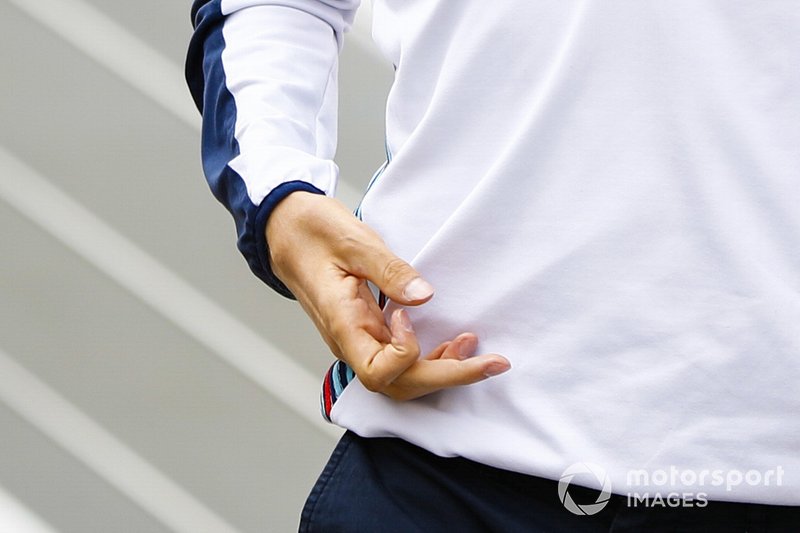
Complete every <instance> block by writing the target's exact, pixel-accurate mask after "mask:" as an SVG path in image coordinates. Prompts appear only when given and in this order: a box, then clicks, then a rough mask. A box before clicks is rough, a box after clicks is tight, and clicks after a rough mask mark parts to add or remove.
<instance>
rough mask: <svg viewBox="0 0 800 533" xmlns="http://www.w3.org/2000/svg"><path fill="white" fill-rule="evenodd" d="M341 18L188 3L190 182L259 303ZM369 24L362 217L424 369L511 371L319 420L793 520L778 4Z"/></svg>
mask: <svg viewBox="0 0 800 533" xmlns="http://www.w3.org/2000/svg"><path fill="white" fill-rule="evenodd" d="M356 7H357V2H354V1H346V0H339V1H335V0H329V1H312V0H284V1H281V2H264V1H260V2H258V1H249V2H245V1H229V2H226V1H224V0H223V1H222V2H218V1H217V2H196V5H195V12H196V15H195V21H196V23H197V28H198V31H197V33H196V34H195V41H194V43H193V50H194V52H193V53H192V52H191V51H190V57H189V66H190V68H189V78H190V85H192V87H193V90H194V93H195V95H196V98H197V99H198V105H200V106H201V107H203V106H204V108H205V109H204V117H205V120H204V123H205V126H204V128H205V129H204V161H205V163H206V171H207V175H208V176H209V181H210V182H211V184H212V187H213V188H214V189H215V192H216V193H217V195H218V197H220V198H221V200H222V201H223V202H224V203H225V204H226V205H227V206H228V207H229V208H230V209H231V210H232V211H233V212H234V214H235V216H236V220H237V223H238V225H239V235H240V247H241V248H242V251H243V252H244V253H245V255H246V256H247V257H248V259H249V260H250V264H251V266H253V268H254V270H255V271H256V273H257V274H259V275H260V276H261V277H262V278H263V279H265V280H267V281H268V282H270V283H271V284H272V285H273V286H275V287H276V288H278V289H279V290H281V286H280V282H278V281H277V280H276V279H275V278H274V276H272V275H271V274H270V273H269V270H268V269H269V266H268V261H266V260H265V258H266V255H265V253H266V252H265V250H266V243H264V242H263V239H264V237H263V224H264V221H265V220H266V216H267V215H268V213H269V210H270V209H271V208H272V207H273V206H274V205H275V203H277V201H279V200H280V199H281V198H283V197H284V196H285V195H286V194H288V193H289V192H291V191H293V190H314V191H317V192H325V193H328V194H332V193H333V190H334V188H335V182H336V167H335V165H334V163H333V161H332V157H333V152H334V148H335V125H336V110H335V100H336V54H337V50H338V46H339V45H340V43H341V40H342V35H343V32H344V31H345V30H346V29H347V27H348V25H349V24H350V22H351V20H352V16H353V13H354V10H355V9H356ZM373 12H374V27H373V36H374V38H375V40H376V42H377V44H378V46H379V47H380V49H381V51H382V52H383V54H384V55H385V57H386V59H387V61H390V62H391V63H392V64H393V65H394V66H395V68H396V78H395V82H394V84H393V87H392V89H391V93H390V95H389V99H388V103H387V112H386V131H387V146H388V151H389V153H390V155H391V160H390V162H389V163H388V164H387V165H386V167H385V169H384V171H383V172H382V173H381V174H380V176H379V177H378V178H377V179H376V180H375V182H374V183H373V184H372V186H371V187H370V188H369V190H368V192H367V193H366V195H365V197H364V199H363V202H362V204H361V206H360V209H359V214H360V216H361V217H362V219H363V220H364V221H365V222H366V223H368V224H369V225H370V226H371V227H373V228H375V229H376V230H377V231H378V233H379V234H380V235H381V236H382V237H383V238H384V240H385V241H386V242H387V244H388V245H389V247H390V248H391V249H392V250H393V251H395V252H396V253H397V254H398V255H400V256H401V257H403V258H405V259H406V260H408V261H410V262H411V263H412V264H413V265H414V267H415V268H416V269H418V270H419V271H420V272H421V273H422V274H423V276H424V277H425V278H426V279H427V280H428V281H430V282H431V283H432V284H433V285H434V286H435V287H436V290H437V292H436V296H435V297H434V299H433V300H432V301H431V302H429V303H427V304H425V305H423V306H421V307H419V308H413V309H409V312H410V315H411V318H412V321H413V322H414V324H415V328H416V331H417V334H418V336H419V339H420V341H421V345H422V348H423V352H425V351H427V350H429V349H431V348H433V347H434V346H436V345H437V344H439V343H440V342H442V341H444V340H447V339H450V338H452V337H454V336H455V335H457V334H458V333H460V332H462V331H474V332H476V333H477V334H478V336H479V338H480V346H479V352H480V353H487V352H494V353H500V354H502V355H504V356H506V357H507V358H508V359H509V360H510V361H511V363H512V369H511V371H509V372H507V373H506V374H503V375H502V376H499V377H496V378H493V379H490V380H487V381H484V382H481V383H478V384H475V385H471V386H467V387H461V388H455V389H450V390H445V391H441V392H438V393H435V394H432V395H429V396H427V397H425V398H422V399H419V400H415V401H411V402H405V403H400V402H395V401H392V400H390V399H389V398H387V397H385V396H382V395H380V394H374V393H371V392H368V391H367V390H366V389H365V388H364V387H363V386H362V385H361V384H360V383H359V382H358V380H354V381H352V382H350V383H349V384H348V385H347V386H346V388H344V390H343V391H340V392H341V395H340V396H339V397H338V400H337V401H336V403H335V404H334V405H333V408H332V411H331V413H330V415H331V418H332V419H333V421H334V422H336V423H337V424H339V425H341V426H343V427H346V428H349V429H351V430H353V431H355V432H357V433H359V434H361V435H363V436H387V435H393V436H398V437H401V438H403V439H406V440H408V441H410V442H412V443H415V444H417V445H419V446H422V447H424V448H426V449H428V450H430V451H432V452H434V453H437V454H440V455H448V456H449V455H459V456H464V457H467V458H469V459H473V460H475V461H479V462H482V463H486V464H489V465H493V466H496V467H500V468H505V469H510V470H515V471H519V472H524V473H528V474H533V475H538V476H543V477H547V478H551V479H558V478H559V477H560V476H561V475H562V473H563V472H564V470H565V469H566V468H567V467H568V466H569V465H571V464H573V463H581V462H589V463H594V464H596V465H599V466H600V467H602V468H603V469H604V470H605V471H606V472H607V474H608V476H609V479H610V480H611V483H612V487H613V490H614V492H618V493H623V494H624V493H626V492H630V491H634V492H638V493H643V492H647V491H649V492H650V493H651V494H652V493H653V492H662V493H664V494H666V492H668V491H670V490H674V491H678V492H689V493H698V492H701V493H704V494H706V495H707V496H708V498H710V499H718V500H733V501H749V502H764V503H776V504H794V505H800V392H798V388H797V384H798V383H800V9H798V6H797V4H796V2H794V1H792V0H762V1H760V2H745V1H732V0H672V1H670V2H664V1H657V0H605V1H600V0H542V1H533V0H500V1H498V2H494V3H487V2H485V1H481V0H458V1H456V0H450V1H447V0H440V1H431V0H403V1H397V0H375V1H374V7H373ZM193 57H194V59H193ZM201 64H202V66H203V68H202V70H201V69H200V65H201ZM283 290H284V293H285V292H286V291H285V288H283ZM392 309H393V304H391V303H390V304H389V305H388V306H387V313H388V312H391V311H392ZM339 384H340V385H341V382H340V383H339ZM642 471H645V472H646V473H647V474H648V476H647V480H646V482H643V479H644V478H642V477H641V476H640V475H638V474H637V475H638V477H636V475H635V476H634V477H632V476H631V472H638V473H639V474H641V472H642ZM660 471H665V472H667V473H669V472H678V473H679V474H686V472H694V474H695V479H694V481H692V476H691V475H689V474H686V475H677V476H676V475H672V476H671V479H670V480H669V483H667V484H661V483H659V481H660V477H659V476H660V474H659V472H660ZM714 471H717V472H721V473H722V474H721V475H723V476H724V477H725V479H726V480H728V479H730V476H734V478H735V473H736V472H739V473H741V474H742V475H745V474H746V473H747V472H750V471H753V472H757V473H759V475H760V481H759V482H758V483H751V481H754V480H755V479H756V476H755V474H750V478H749V481H747V480H743V481H742V482H740V483H738V484H736V485H735V486H732V487H731V486H730V485H731V484H730V483H727V482H726V483H722V484H715V483H714V481H713V479H712V477H711V474H712V473H713V472H714ZM703 472H708V475H707V477H705V478H704V481H703V482H701V481H700V479H699V478H700V477H701V475H702V473H703ZM769 472H772V473H773V474H772V477H769V475H768V473H769ZM732 473H734V474H732ZM765 476H766V477H768V479H766V480H765V479H764V478H765ZM632 480H638V482H632ZM584 482H585V481H584ZM588 484H592V483H591V482H589V483H588ZM598 484H599V482H598ZM598 486H599V485H598Z"/></svg>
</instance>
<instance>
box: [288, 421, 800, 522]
mask: <svg viewBox="0 0 800 533" xmlns="http://www.w3.org/2000/svg"><path fill="white" fill-rule="evenodd" d="M556 487H557V482H556V481H552V480H548V479H543V478H539V477H535V476H527V475H524V474H519V473H516V472H509V471H506V470H500V469H497V468H493V467H490V466H486V465H483V464H480V463H475V462H473V461H469V460H467V459H464V458H461V457H455V458H444V457H439V456H436V455H434V454H432V453H430V452H428V451H426V450H423V449H422V448H419V447H417V446H414V445H412V444H409V443H408V442H405V441H403V440H400V439H387V438H379V439H367V438H362V437H359V436H358V435H356V434H355V433H352V432H349V431H348V432H347V433H345V435H344V436H343V437H342V439H341V440H340V441H339V443H338V444H337V446H336V448H335V449H334V451H333V454H332V455H331V458H330V460H329V461H328V464H327V465H326V466H325V469H324V470H323V472H322V474H321V475H320V477H319V479H318V480H317V483H316V485H315V486H314V488H313V489H312V491H311V494H310V495H309V497H308V500H307V501H306V505H305V507H304V508H303V511H302V515H301V520H300V531H301V532H302V533H307V532H308V533H310V532H324V533H336V532H344V533H361V532H365V533H369V532H373V531H374V532H381V533H394V532H397V533H413V532H425V533H436V532H440V531H441V532H447V533H471V532H476V533H477V532H502V533H508V532H511V533H514V532H532V533H533V532H562V531H564V532H569V533H573V532H575V533H580V532H587V533H588V532H592V533H594V532H601V531H602V532H660V531H664V532H666V531H669V532H698V533H700V532H702V533H714V532H726V533H727V532H738V533H744V532H748V533H758V532H769V533H774V532H781V533H783V532H786V533H790V532H800V507H786V506H772V505H759V504H746V503H730V502H715V501H710V502H708V504H707V506H705V507H647V508H644V507H631V506H628V505H627V503H626V497H624V496H617V495H615V496H612V498H611V500H610V501H609V503H608V505H607V506H606V507H605V508H604V509H603V510H602V511H600V512H599V513H597V514H594V515H591V516H578V515H575V514H572V513H570V512H569V511H567V510H566V509H565V508H564V507H563V506H562V504H561V501H560V500H559V497H558V491H557V488H556ZM569 492H570V495H571V496H572V497H573V498H574V499H575V501H578V500H580V501H584V502H593V501H595V500H596V498H597V494H598V493H597V492H596V491H593V490H591V489H585V488H581V487H576V486H570V488H569Z"/></svg>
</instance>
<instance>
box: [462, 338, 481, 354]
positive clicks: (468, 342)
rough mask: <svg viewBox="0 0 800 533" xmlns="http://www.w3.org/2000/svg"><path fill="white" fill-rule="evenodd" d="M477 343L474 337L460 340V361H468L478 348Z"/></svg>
mask: <svg viewBox="0 0 800 533" xmlns="http://www.w3.org/2000/svg"><path fill="white" fill-rule="evenodd" d="M477 344H478V343H477V342H476V340H475V338H474V337H466V338H462V339H459V340H458V357H459V359H466V358H467V357H469V356H470V355H472V354H473V353H475V348H477Z"/></svg>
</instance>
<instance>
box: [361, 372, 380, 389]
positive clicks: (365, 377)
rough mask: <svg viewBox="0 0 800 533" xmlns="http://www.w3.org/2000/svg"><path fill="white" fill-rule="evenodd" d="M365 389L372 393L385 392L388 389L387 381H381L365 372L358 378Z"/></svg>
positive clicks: (370, 373) (372, 374)
mask: <svg viewBox="0 0 800 533" xmlns="http://www.w3.org/2000/svg"><path fill="white" fill-rule="evenodd" d="M358 378H359V379H360V380H361V384H362V385H364V388H365V389H367V390H368V391H370V392H384V390H385V389H386V385H387V383H386V380H385V379H381V378H380V377H378V376H376V375H375V374H374V373H372V372H365V373H362V375H360V376H358Z"/></svg>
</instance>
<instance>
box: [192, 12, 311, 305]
mask: <svg viewBox="0 0 800 533" xmlns="http://www.w3.org/2000/svg"><path fill="white" fill-rule="evenodd" d="M220 4H221V0H195V2H194V3H193V5H192V11H191V13H192V22H193V26H194V34H193V35H192V39H191V42H190V44H189V50H188V54H187V58H186V80H187V83H188V85H189V90H190V91H191V94H192V97H193V98H194V102H195V105H196V106H197V109H198V110H199V111H200V113H201V114H202V116H203V128H202V141H201V145H202V147H201V153H202V160H203V171H204V173H205V176H206V179H207V180H208V184H209V186H210V187H211V190H212V192H213V193H214V196H215V197H216V198H217V200H219V201H220V202H221V203H222V204H223V205H224V206H225V207H226V208H227V209H228V210H229V211H230V213H231V214H232V215H233V219H234V221H235V224H236V233H237V236H238V239H237V246H238V248H239V251H240V252H241V253H242V255H244V257H245V259H246V260H247V263H248V265H249V266H250V269H251V270H252V271H253V273H254V274H255V275H256V276H258V277H259V278H260V279H261V280H263V281H264V282H265V283H266V284H267V285H269V286H270V287H272V288H273V289H275V290H276V291H277V292H278V293H280V294H282V295H283V296H286V297H288V298H293V296H292V293H291V291H289V289H288V288H286V286H285V285H284V284H283V282H281V281H280V280H279V279H278V278H277V277H276V276H275V274H274V273H273V272H272V269H271V268H270V262H269V245H268V243H267V240H266V235H265V228H266V223H267V218H268V217H269V215H270V213H271V212H272V210H273V209H274V208H275V206H276V205H278V203H279V202H280V201H281V200H283V199H284V198H286V196H288V195H289V194H291V193H292V192H295V191H307V192H313V193H318V194H324V192H323V191H321V190H320V189H318V188H317V187H315V186H314V185H312V184H310V183H307V182H303V181H287V182H285V183H283V184H281V185H279V186H278V187H276V188H275V189H273V190H272V191H271V192H270V193H269V194H268V195H267V196H266V197H265V198H264V200H263V201H262V202H261V203H260V204H259V205H256V204H254V203H253V202H252V201H251V200H250V198H249V197H248V194H247V190H246V187H245V182H244V180H243V179H242V178H241V176H239V175H238V174H237V173H236V172H235V171H234V170H233V169H232V168H230V166H229V165H228V162H229V161H231V160H232V159H233V158H235V157H236V156H237V155H238V154H239V144H238V142H237V140H236V138H235V135H234V126H235V123H236V104H235V102H234V98H233V95H232V94H231V93H230V92H229V91H228V88H227V86H226V82H225V71H224V70H223V67H222V51H223V49H224V47H225V42H224V39H223V35H222V27H223V23H224V20H225V15H223V13H222V9H221V5H220Z"/></svg>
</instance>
